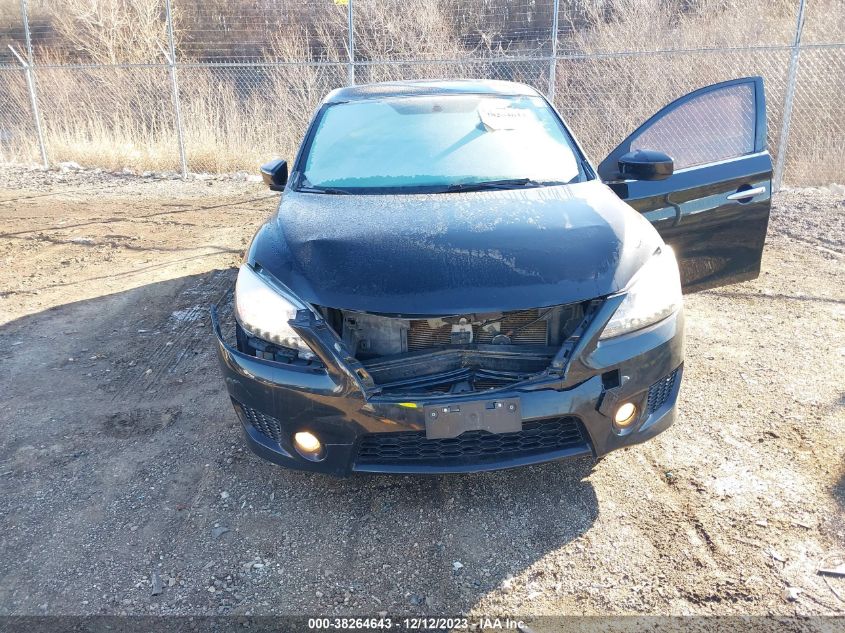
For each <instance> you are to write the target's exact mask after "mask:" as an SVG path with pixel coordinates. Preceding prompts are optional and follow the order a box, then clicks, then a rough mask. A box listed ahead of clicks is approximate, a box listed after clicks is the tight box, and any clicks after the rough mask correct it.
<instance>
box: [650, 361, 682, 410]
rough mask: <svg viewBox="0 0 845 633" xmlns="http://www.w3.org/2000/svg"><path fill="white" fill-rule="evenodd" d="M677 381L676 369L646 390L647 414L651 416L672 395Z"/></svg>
mask: <svg viewBox="0 0 845 633" xmlns="http://www.w3.org/2000/svg"><path fill="white" fill-rule="evenodd" d="M677 379H678V370H677V369H676V370H675V371H673V372H672V373H671V374H669V375H668V376H666V377H665V378H663V379H661V380H660V381H659V382H656V383H654V384H653V385H652V386H651V387H650V388H649V390H648V414H649V415H651V414H652V413H654V412H655V411H657V410H658V409H659V408H660V407H662V406H663V405H664V404H665V403H666V401H667V400H668V399H669V396H671V395H672V390H673V389H674V387H675V381H676V380H677Z"/></svg>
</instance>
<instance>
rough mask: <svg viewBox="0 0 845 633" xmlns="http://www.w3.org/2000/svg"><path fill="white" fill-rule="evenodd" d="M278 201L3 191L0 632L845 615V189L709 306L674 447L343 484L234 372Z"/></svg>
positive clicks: (191, 185) (50, 183)
mask: <svg viewBox="0 0 845 633" xmlns="http://www.w3.org/2000/svg"><path fill="white" fill-rule="evenodd" d="M275 202H276V196H275V195H271V194H270V193H269V192H267V191H266V190H265V189H264V188H263V187H261V186H260V185H258V184H257V183H254V182H247V181H241V182H237V181H217V180H202V181H192V182H188V183H182V182H179V181H174V180H157V179H154V178H149V179H143V178H136V177H115V176H110V175H106V174H90V173H89V174H81V175H80V174H75V173H68V174H57V173H44V172H39V171H24V170H12V169H5V170H2V171H0V262H2V267H0V384H2V390H0V613H6V614H9V613H13V614H56V613H75V614H79V613H112V614H113V613H144V614H150V613H152V614H170V613H178V614H218V613H237V614H250V613H252V614H277V613H296V614H302V613H310V614H314V613H336V612H339V613H356V614H376V613H378V612H380V611H389V612H391V613H419V612H428V613H433V612H451V613H458V612H470V611H471V612H474V613H477V614H492V613H495V614H502V613H512V614H519V615H529V614H582V613H586V614H594V613H607V612H612V613H654V614H691V613H696V614H698V613H703V614H729V613H750V614H832V613H843V612H845V579H833V578H831V579H827V580H826V579H825V578H823V577H822V576H819V575H818V574H817V570H818V569H819V567H821V566H833V565H834V564H836V563H839V562H843V560H845V559H843V555H845V520H843V517H845V462H843V458H845V369H843V367H844V366H845V201H843V199H842V197H841V196H836V195H834V194H831V193H829V192H824V191H819V190H800V191H798V190H796V191H787V192H784V193H782V194H779V197H778V198H777V199H776V205H775V209H774V211H773V216H772V218H773V219H772V225H771V226H770V232H769V242H768V245H767V248H766V253H765V258H764V262H763V269H764V272H763V274H762V276H761V277H760V278H759V279H758V280H756V281H753V282H749V283H745V284H742V285H738V286H733V287H728V288H724V289H720V290H715V291H710V292H706V293H702V294H699V295H695V296H690V297H688V299H687V307H686V310H687V328H688V335H687V364H686V372H685V377H684V381H685V382H684V386H683V389H682V392H681V402H680V411H681V416H680V421H679V423H678V424H676V426H675V427H673V428H672V429H670V430H669V431H668V432H666V433H665V434H663V435H662V436H661V437H659V438H658V439H656V440H654V441H652V442H650V443H648V444H646V445H643V446H640V447H636V448H632V449H628V450H625V451H622V452H618V453H614V454H612V455H611V456H609V457H608V458H607V459H606V460H604V461H602V462H601V463H600V464H599V465H597V466H596V467H595V468H593V467H592V463H591V462H590V461H588V460H579V461H572V462H563V463H555V464H548V465H544V466H539V467H531V468H526V469H522V470H515V471H508V472H499V473H491V474H480V475H470V476H448V477H428V478H413V477H363V476H359V477H353V478H350V479H345V480H337V479H331V478H327V477H323V476H315V475H309V474H300V473H295V472H286V471H285V470H282V469H280V468H277V467H275V466H272V465H270V464H267V463H265V462H263V461H261V460H259V459H258V458H257V457H254V456H253V455H252V454H251V453H249V452H248V451H246V449H245V448H244V444H243V442H242V441H241V435H240V429H239V425H238V423H237V421H236V418H235V415H234V413H233V411H232V408H231V406H230V404H229V401H228V399H227V396H226V393H225V390H224V387H223V383H222V381H221V379H220V376H219V373H218V368H217V364H216V359H215V357H214V354H213V348H212V334H211V330H210V327H209V322H208V315H207V312H206V307H207V306H208V305H209V304H211V303H213V302H215V301H218V300H220V299H221V298H223V297H224V296H225V294H226V293H227V291H228V290H229V288H230V286H231V283H232V281H233V279H234V275H233V267H234V266H236V265H237V263H238V262H239V259H240V255H241V252H242V250H243V248H244V246H245V245H246V243H247V240H248V239H249V237H250V236H251V235H252V232H253V231H254V229H255V228H256V227H257V226H258V225H259V223H260V222H261V221H262V220H263V219H264V218H265V217H266V216H267V215H268V214H269V213H270V212H271V211H272V210H273V207H274V205H275ZM227 530H228V531H227ZM159 580H160V582H161V584H162V585H163V587H162V588H161V591H160V593H159V592H158V591H157V590H158V587H157V586H156V587H155V589H156V591H155V592H154V591H153V583H155V584H156V585H158V582H159ZM790 588H793V589H794V590H793V591H790V590H789V589H790ZM837 592H838V595H839V597H837ZM154 593H155V594H156V595H153V594H154Z"/></svg>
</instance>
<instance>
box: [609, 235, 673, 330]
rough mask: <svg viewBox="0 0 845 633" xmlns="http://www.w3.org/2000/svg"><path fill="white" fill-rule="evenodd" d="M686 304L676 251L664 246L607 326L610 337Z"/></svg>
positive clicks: (635, 328)
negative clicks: (682, 295)
mask: <svg viewBox="0 0 845 633" xmlns="http://www.w3.org/2000/svg"><path fill="white" fill-rule="evenodd" d="M682 304H683V299H682V297H681V277H680V275H679V274H678V262H677V261H675V253H673V252H672V249H671V248H669V247H668V246H664V247H663V248H662V249H661V251H660V253H658V254H657V255H654V256H653V257H652V258H651V259H650V260H649V261H648V262H646V264H645V265H644V266H643V267H642V268H641V269H640V271H639V273H637V276H636V278H635V279H634V282H633V283H632V284H631V286H630V287H629V288H628V294H627V295H625V299H624V300H623V301H622V303H620V304H619V307H618V308H616V312H614V313H613V317H611V319H610V321H608V323H607V325H605V326H604V330H603V331H602V333H601V336H600V338H602V339H606V338H611V337H613V336H619V335H620V334H625V333H627V332H633V331H634V330H639V329H641V328H644V327H646V326H648V325H651V324H652V323H657V322H658V321H660V320H661V319H665V318H666V317H667V316H669V315H670V314H672V313H673V312H675V311H676V310H678V308H680V307H681V305H682Z"/></svg>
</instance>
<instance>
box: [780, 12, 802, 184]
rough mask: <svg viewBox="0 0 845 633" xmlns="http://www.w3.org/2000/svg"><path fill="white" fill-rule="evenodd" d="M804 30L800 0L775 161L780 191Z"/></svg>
mask: <svg viewBox="0 0 845 633" xmlns="http://www.w3.org/2000/svg"><path fill="white" fill-rule="evenodd" d="M803 30H804V0H799V4H798V19H797V21H796V23H795V39H794V40H793V41H792V52H791V54H790V57H789V72H788V74H787V76H786V95H785V96H784V99H783V122H782V124H781V128H780V140H779V141H778V159H777V162H776V163H775V174H774V183H773V187H772V188H773V190H774V191H780V185H781V182H782V181H783V170H784V169H785V166H786V145H787V143H788V142H789V124H790V123H791V121H792V105H793V103H794V101H795V82H796V80H797V78H798V58H799V56H800V55H801V31H803Z"/></svg>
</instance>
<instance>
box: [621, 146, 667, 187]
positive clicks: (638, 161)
mask: <svg viewBox="0 0 845 633" xmlns="http://www.w3.org/2000/svg"><path fill="white" fill-rule="evenodd" d="M674 171H675V165H674V162H673V161H672V158H671V157H670V156H669V155H668V154H664V153H663V152H658V151H657V150H653V149H637V150H634V151H633V152H628V153H627V154H625V155H624V156H622V157H621V158H620V159H619V175H620V176H621V177H622V178H624V179H626V180H666V179H667V178H668V177H669V176H671V175H672V174H673V173H674Z"/></svg>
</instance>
